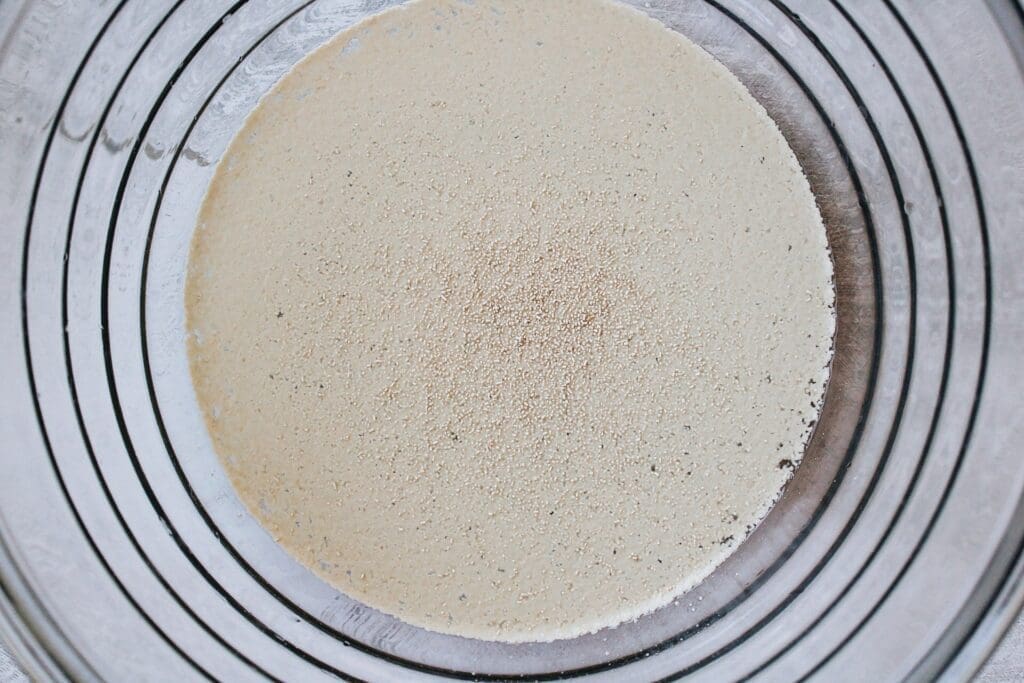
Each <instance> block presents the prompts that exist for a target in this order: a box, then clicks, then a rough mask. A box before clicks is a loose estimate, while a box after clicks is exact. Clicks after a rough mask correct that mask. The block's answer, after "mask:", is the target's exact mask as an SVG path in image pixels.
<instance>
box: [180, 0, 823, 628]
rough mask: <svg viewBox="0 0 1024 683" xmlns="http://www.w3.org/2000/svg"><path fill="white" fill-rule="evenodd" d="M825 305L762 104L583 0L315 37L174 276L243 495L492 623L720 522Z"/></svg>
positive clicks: (644, 561)
mask: <svg viewBox="0 0 1024 683" xmlns="http://www.w3.org/2000/svg"><path fill="white" fill-rule="evenodd" d="M832 302H833V293H832V287H831V265H830V261H829V256H828V249H827V244H826V239H825V232H824V229H823V227H822V223H821V219H820V217H819V214H818V211H817V209H816V207H815V204H814V200H813V197H812V195H811V192H810V189H809V187H808V184H807V181H806V180H805V178H804V176H803V175H802V173H801V170H800V168H799V166H798V164H797V161H796V159H795V157H794V155H793V153H792V152H791V150H790V149H789V148H788V146H787V144H786V142H785V140H784V139H783V137H782V135H781V134H780V133H779V131H778V130H777V128H776V127H775V125H774V124H773V122H772V121H771V120H770V119H769V118H768V116H767V115H766V113H765V112H764V111H763V110H762V108H761V107H760V106H759V105H758V104H757V103H756V102H755V101H754V99H753V98H752V97H751V96H750V95H749V94H748V93H747V92H746V90H745V89H744V88H743V86H742V85H741V84H740V83H739V82H738V81H737V80H736V78H735V77H733V76H732V75H731V74H730V73H729V72H728V71H726V69H725V68H723V67H722V66H721V65H719V64H718V63H717V62H715V61H714V60H713V59H712V58H711V57H709V56H708V55H707V54H706V53H704V52H702V51H701V50H700V49H698V48H697V47H695V46H694V45H693V44H691V43H690V42H688V41H687V40H685V39H684V38H682V37H680V36H679V35H677V34H675V33H673V32H670V31H669V30H668V29H666V28H664V27H663V26H662V25H660V24H658V23H655V22H654V21H653V20H650V19H648V18H646V17H644V16H642V15H641V14H639V13H637V12H635V11H633V10H630V9H626V8H623V7H619V6H617V5H613V4H610V3H606V2H603V1H599V0H559V1H558V2H548V1H546V0H525V1H523V0H517V1H516V2H511V1H508V2H499V1H495V0H476V1H475V2H466V1H462V0H420V1H418V2H413V3H410V4H409V5H408V6H405V7H403V8H399V9H395V10H391V11H388V12H385V13H384V14H381V15H378V16H376V17H374V18H372V19H370V20H369V21H366V22H363V23H361V24H359V25H358V26H356V27H354V28H352V29H351V30H348V31H346V32H344V33H342V34H341V35H339V36H338V37H337V38H335V39H334V40H333V41H332V42H330V43H329V44H327V45H326V46H325V47H323V48H322V49H320V50H318V51H317V52H315V53H314V54H312V55H311V56H310V57H308V58H307V59H306V60H304V61H303V62H301V63H300V64H299V65H298V66H296V67H295V69H294V70H293V71H292V72H291V73H289V74H288V75H287V76H286V77H285V78H284V79H283V80H282V81H281V82H280V83H279V84H278V85H277V86H276V87H275V88H274V89H273V91H272V92H271V93H270V94H269V95H268V96H267V97H266V98H264V99H263V101H262V102H261V103H260V105H259V106H258V107H257V108H256V110H255V111H254V112H253V114H252V116H251V117H250V118H249V119H248V121H247V122H246V124H245V126H244V128H243V129H242V131H241V132H240V133H239V134H238V136H237V138H236V139H235V140H234V142H233V143H232V144H231V146H230V148H229V149H228V151H227V153H226V154H225V157H224V159H223V160H222V162H221V164H220V166H219V168H218V170H217V173H216V175H215V177H214V179H213V182H212V184H211V186H210V189H209V194H208V196H207V197H206V200H205V203H204V205H203V207H202V210H201V214H200V216H199V220H198V227H197V231H196V235H195V240H194V244H193V253H192V261H191V267H190V274H189V278H188V283H187V292H186V304H187V312H188V325H189V329H190V331H191V332H192V336H191V339H190V346H189V351H190V355H191V363H192V373H193V379H194V383H195V388H196V392H197V395H198V398H199V401H200V404H201V405H202V407H203V409H204V411H205V414H206V417H207V420H208V424H209V430H210V433H211V435H212V438H213V441H214V444H215V447H216V449H217V452H218V453H219V455H220V457H221V458H222V460H223V463H224V467H225V468H226V470H227V472H228V474H229V475H230V477H231V480H232V482H233V483H234V485H235V487H236V489H237V490H238V493H239V495H240V496H241V498H242V500H243V501H245V503H246V504H247V505H248V507H249V509H250V510H251V511H252V514H253V515H255V516H256V517H257V518H258V519H259V520H260V521H261V522H262V524H263V525H264V526H265V527H266V528H267V529H268V530H269V531H270V533H272V534H273V536H274V537H275V538H276V539H277V540H278V541H279V542H280V543H281V544H282V545H283V546H284V547H285V548H286V549H287V550H288V551H289V552H290V553H291V554H292V555H294V556H295V557H296V558H298V559H299V560H300V561H301V562H303V563H304V564H306V565H307V566H309V567H310V568H311V569H312V570H313V571H314V572H316V573H317V574H319V575H320V576H321V577H323V578H324V579H326V580H327V581H329V582H330V583H332V584H333V585H335V586H337V587H338V588H339V589H340V590H342V591H343V592H345V593H346V594H348V595H350V596H352V597H353V598H356V599H358V600H361V601H363V602H365V603H366V604H368V605H370V606H372V607H375V608H377V609H379V610H382V611H384V612H387V613H389V614H393V615H397V616H398V617H400V618H401V619H403V620H405V621H407V622H409V623H412V624H416V625H419V626H423V627H425V628H428V629H433V630H436V631H442V632H447V633H455V634H461V635H466V636H474V637H479V638H485V639H493V640H503V641H522V640H549V639H555V638H566V637H572V636H575V635H578V634H581V633H584V632H588V631H592V630H596V629H598V628H601V627H606V626H611V625H614V624H617V623H619V622H621V621H624V620H628V619H632V618H635V617H638V616H640V615H642V614H644V613H646V612H649V611H651V610H653V609H655V608H657V607H659V606H661V605H664V604H666V603H668V602H670V601H671V600H672V599H673V598H674V597H675V596H678V595H679V594H680V593H681V592H682V591H684V590H686V589H688V588H690V587H691V586H693V585H694V584H695V583H697V582H699V581H700V580H701V579H703V578H704V577H705V576H707V575H708V574H709V573H710V572H711V571H712V570H713V569H714V568H715V566H717V565H718V564H719V563H721V562H722V560H723V559H724V558H725V557H726V556H727V555H729V554H730V553H731V552H732V551H733V550H734V549H735V547H736V546H737V544H738V543H739V542H740V541H742V540H743V538H744V537H745V536H746V535H747V533H748V532H749V531H750V529H751V528H752V527H753V526H754V525H755V524H756V523H757V522H758V521H759V520H761V519H762V517H763V516H764V515H765V513H766V512H767V510H768V509H769V508H770V506H771V505H772V503H773V502H774V501H775V500H776V498H777V497H778V495H779V493H780V490H781V488H782V486H783V484H784V483H785V481H786V480H787V478H788V477H789V476H790V474H791V470H792V464H794V463H796V462H797V461H798V460H799V459H800V457H801V454H802V450H803V446H804V443H805V440H806V437H807V434H808V432H809V424H811V423H813V420H814V419H815V418H816V417H817V413H818V406H819V404H820V401H821V397H822V391H823V385H824V382H825V379H826V378H827V372H828V371H827V364H828V362H829V359H830V342H831V335H832V330H833V315H832Z"/></svg>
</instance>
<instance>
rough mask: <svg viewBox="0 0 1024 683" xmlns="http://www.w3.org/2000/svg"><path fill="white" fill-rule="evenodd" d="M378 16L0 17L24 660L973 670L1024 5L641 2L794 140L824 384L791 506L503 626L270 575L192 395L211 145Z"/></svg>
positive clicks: (278, 11)
mask: <svg viewBox="0 0 1024 683" xmlns="http://www.w3.org/2000/svg"><path fill="white" fill-rule="evenodd" d="M460 1H462V0H460ZM465 1H475V2H490V1H492V0H465ZM392 4H395V3H394V2H391V1H387V0H237V1H235V2H230V1H226V0H176V1H171V0H120V1H116V2H114V1H108V2H100V1H97V2H84V1H82V2H71V3H58V2H52V1H51V0H5V2H3V3H2V4H0V194H2V200H0V229H2V230H3V238H4V239H3V241H2V244H0V278H2V284H0V292H2V296H0V314H2V319H3V325H2V327H0V377H2V378H3V387H2V389H0V405H2V407H3V410H2V419H0V442H2V443H3V448H2V452H0V472H2V476H3V480H2V483H0V586H2V589H3V591H2V595H0V630H2V633H3V635H4V636H5V638H6V639H7V641H8V642H9V644H10V645H11V646H12V647H13V648H14V649H15V651H16V653H17V655H18V657H19V658H20V660H21V661H22V663H23V665H24V666H25V667H26V668H27V669H28V670H29V672H30V673H31V674H33V675H35V676H37V677H38V678H40V679H43V678H52V679H75V680H92V679H103V680H146V681H159V680H168V681H182V680H202V679H213V680H230V681H245V680H266V679H272V680H293V681H315V680H332V679H336V678H343V679H364V680H374V681H384V680H400V681H409V680H429V679H438V678H455V679H465V680H507V679H529V680H561V679H568V678H576V677H584V676H588V677H591V678H594V679H599V680H600V679H603V680H614V681H620V680H672V679H678V678H684V677H686V678H692V679H694V680H707V681H722V680H746V679H758V680H803V679H807V678H815V679H820V680H826V681H839V680H871V681H875V680H896V679H916V680H931V679H934V678H936V677H939V676H945V677H948V678H951V679H963V678H966V677H967V676H969V674H970V673H971V672H973V671H974V670H975V669H976V668H977V667H978V666H979V665H980V663H981V662H982V661H983V660H984V658H985V656H986V655H987V653H988V652H989V651H990V649H991V648H992V647H993V646H994V644H995V643H996V641H997V640H998V638H999V636H1000V635H1001V633H1002V632H1003V630H1004V629H1005V628H1006V626H1007V625H1008V624H1009V623H1010V621H1012V619H1013V617H1014V616H1015V614H1016V612H1017V609H1018V607H1019V606H1020V604H1021V601H1022V598H1024V562H1022V544H1024V506H1022V504H1021V503H1022V492H1024V460H1022V459H1021V457H1020V454H1019V445H1020V443H1021V442H1022V441H1024V419H1022V418H1024V393H1022V391H1021V389H1020V387H1021V385H1022V383H1024V365H1022V364H1021V363H1019V362H1018V360H1019V359H1020V357H1021V351H1020V349H1021V346H1020V343H1019V341H1018V339H1019V338H1020V335H1021V334H1022V333H1024V269H1022V268H1021V266H1020V264H1021V262H1022V260H1024V247H1022V243H1021V240H1020V237H1021V234H1022V226H1024V182H1022V180H1021V178H1022V177H1024V71H1022V64H1024V10H1022V9H1021V8H1020V6H1019V5H1018V4H1016V3H1015V2H1013V0H1002V1H997V0H992V1H991V2H989V3H988V4H985V3H983V2H981V1H980V0H979V1H978V2H973V3H963V2H960V1H959V0H933V1H931V2H928V3H924V2H916V1H913V0H903V1H900V2H889V1H888V0H884V1H883V0H877V1H871V2H867V1H866V2H841V1H833V0H830V1H825V0H785V1H784V0H745V1H740V0H693V1H682V0H660V1H654V0H652V1H650V2H640V1H634V2H631V3H630V4H633V5H635V6H636V7H637V8H638V9H640V10H642V11H644V12H646V13H648V14H650V15H652V16H654V17H656V18H657V19H660V20H661V21H662V22H664V23H665V24H667V25H668V26H669V27H671V28H673V29H675V30H678V31H680V32H681V33H683V34H685V35H686V36H688V37H689V38H690V39H692V40H693V41H695V42H696V43H697V44H699V45H701V46H702V47H704V48H705V49H706V50H708V51H709V52H710V53H711V54H713V55H714V56H715V57H717V58H718V59H719V60H720V61H722V62H723V63H724V64H726V65H727V66H728V67H729V68H730V69H731V70H732V71H733V72H734V73H735V74H736V75H737V76H738V77H739V78H740V79H741V80H742V81H743V82H744V83H745V84H746V85H747V87H748V88H749V89H750V91H751V92H752V93H753V95H754V96H755V97H756V98H757V99H758V100H759V101H760V102H761V103H762V104H763V105H764V106H765V108H766V109H767V110H768V112H769V113H770V114H771V116H772V117H773V118H774V119H775V120H776V122H778V124H779V126H780V128H781V129H782V131H783V134H784V135H785V136H786V138H787V139H788V140H789V143H790V145H791V146H792V147H793V149H794V150H795V152H796V154H797V156H798V157H799V159H800V161H801V163H802V165H803V167H804V169H805V171H806V172H807V175H808V178H809V180H810V182H811V186H812V189H813V190H814V192H815V195H816V198H817V201H818V204H819V206H820V208H821V211H822V214H823V216H824V218H825V222H826V226H827V229H828V233H829V239H830V242H831V245H832V249H833V253H834V259H835V266H836V290H837V320H838V327H837V334H836V338H835V359H834V362H833V368H832V379H831V380H830V382H829V385H828V389H827V394H826V401H825V407H824V410H823V413H822V415H821V418H820V420H819V422H818V424H817V427H816V429H815V432H814V434H813V436H812V439H811V442H810V444H809V446H808V452H807V455H806V457H805V460H804V462H803V463H802V464H801V465H800V467H799V468H797V471H796V473H795V475H794V478H793V480H792V481H791V483H790V484H789V485H788V487H787V488H786V490H785V493H784V495H783V497H782V499H781V500H780V502H779V503H778V505H777V506H776V507H775V508H774V509H773V510H772V512H771V514H770V515H769V517H768V518H767V519H766V520H765V522H764V523H763V524H762V525H761V526H760V527H759V528H758V529H757V530H756V531H755V532H754V534H753V535H752V536H751V537H750V538H749V539H748V540H747V541H746V542H744V543H743V544H742V545H741V546H740V548H739V550H738V551H737V552H736V553H735V554H734V555H733V556H731V557H730V558H729V560H728V561H727V562H726V563H725V564H723V565H722V566H721V567H720V568H719V569H718V570H716V571H715V572H714V574H713V575H712V576H711V577H709V578H708V579H707V580H706V581H704V582H703V583H701V584H700V585H699V586H698V587H697V588H695V589H694V590H692V591H690V592H688V593H686V594H685V595H683V596H682V597H680V598H679V599H678V600H676V601H675V602H674V603H673V604H671V605H669V606H667V607H665V608H663V609H660V610H658V611H656V612H654V613H653V614H650V615H648V616H645V617H643V618H641V619H639V620H637V621H635V622H631V623H627V624H623V625H621V626H618V627H616V628H614V629H608V630H605V631H600V632H598V633H595V634H591V635H587V636H583V637H580V638H576V639H573V640H565V641H556V642H553V643H527V644H517V645H510V644H500V643H490V642H483V641H477V640H470V639H464V638H458V637H454V636H446V635H440V634H436V633H431V632H427V631H424V630H422V629H419V628H415V627H412V626H408V625H406V624H403V623H402V622H399V621H397V620H396V619H394V618H392V617H389V616H387V615H384V614H381V613H379V612H376V611H375V610H373V609H370V608H368V607H366V606H364V605H361V604H359V603H357V602H355V601H353V600H351V599H349V598H347V597H346V596H344V595H342V594H340V593H338V591H336V590H335V589H333V588H331V587H330V586H328V585H327V584H325V583H323V582H322V581H321V580H319V579H318V578H316V577H315V576H314V575H313V574H312V573H310V572H309V571H307V570H306V569H305V568H303V567H302V566H301V565H299V564H298V563H297V562H295V561H294V560H292V559H291V558H290V557H289V556H288V555H287V554H285V553H284V551H283V550H282V549H281V548H280V547H278V546H277V545H276V544H275V543H274V542H273V540H272V539H271V538H270V536H269V535H268V534H267V533H266V532H264V531H263V530H262V528H261V527H260V526H259V525H258V524H257V523H256V521H255V520H254V519H253V518H252V517H251V516H249V514H248V513H247V512H246V511H245V508H244V507H243V506H242V504H241V503H240V501H239V500H238V499H237V497H236V496H235V494H234V492H233V490H232V489H231V486H230V485H229V483H228V481H227V479H226V476H225V474H224V472H223V471H222V470H221V468H220V466H219V464H218V461H217V458H216V456H215V454H214V452H213V450H212V446H211V443H210V440H209V437H208V436H207V434H206V430H205V427H204V424H203V420H202V417H201V414H200V412H199V408H198V406H197V404H196V401H195V398H194V395H193V393H192V388H191V383H190V380H189V374H188V364H187V358H186V349H185V330H184V320H183V305H182V302H183V287H184V273H185V267H186V262H187V257H188V247H189V242H190V239H191V234H192V229H193V227H194V219H195V215H196V212H197V209H198V207H199V204H200V201H201V199H202V197H203V193H204V191H205V188H206V185H207V183H208V182H209V180H210V178H211V176H212V174H213V171H214V167H215V164H216V162H217V160H218V158H219V157H220V155H221V154H222V153H223V151H224V149H225V147H226V146H227V144H228V142H229V141H230V140H231V138H232V136H233V135H234V133H235V132H236V131H237V130H238V129H239V128H240V126H241V123H242V121H243V120H244V118H245V116H246V115H247V113H248V112H249V111H250V110H251V109H252V108H253V106H254V105H255V103H256V102H257V101H258V99H259V97H260V96H261V95H262V94H263V93H265V92H266V91H267V90H268V89H269V88H270V87H271V86H272V85H273V84H274V82H275V81H276V80H277V79H278V78H280V77H281V76H282V75H283V74H284V73H285V72H286V71H287V70H288V69H289V67H290V66H292V65H293V64H294V63H295V62H296V61H298V60H299V59H300V58H301V57H303V56H304V55H305V54H307V53H308V52H310V51H311V50H312V49H314V48H316V47H317V46H318V45H320V44H322V43H323V42H324V41H326V40H328V39H329V38H330V37H332V36H333V35H334V34H336V33H337V32H338V31H339V30H341V29H343V28H345V27H347V26H350V25H351V24H353V23H354V22H356V21H358V20H359V19H360V18H362V17H364V16H366V15H368V14H370V13H373V12H376V11H379V10H381V9H383V8H384V7H386V6H389V5H392Z"/></svg>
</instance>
